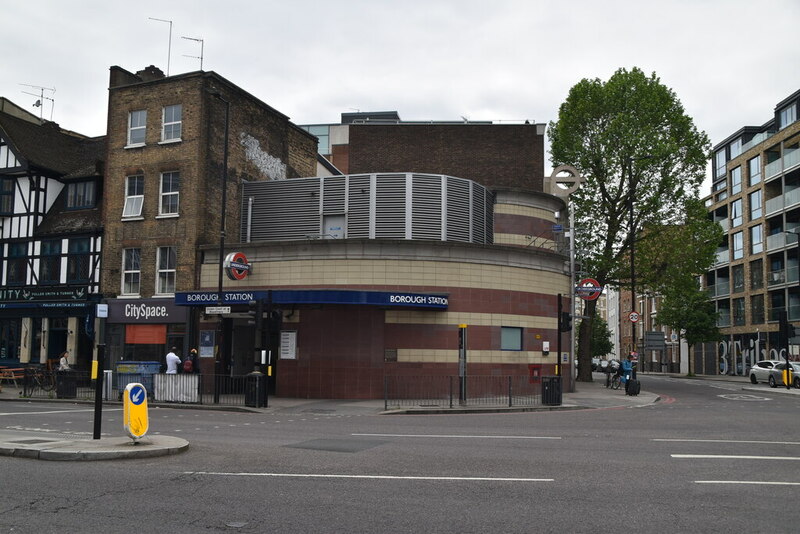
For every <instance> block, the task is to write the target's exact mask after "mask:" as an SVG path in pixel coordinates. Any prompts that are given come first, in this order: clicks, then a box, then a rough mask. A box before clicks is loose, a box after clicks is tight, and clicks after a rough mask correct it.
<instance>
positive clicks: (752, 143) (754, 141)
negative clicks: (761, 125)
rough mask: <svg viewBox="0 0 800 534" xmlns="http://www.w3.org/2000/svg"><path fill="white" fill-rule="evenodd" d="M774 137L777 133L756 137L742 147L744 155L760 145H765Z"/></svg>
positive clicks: (765, 133) (766, 133)
mask: <svg viewBox="0 0 800 534" xmlns="http://www.w3.org/2000/svg"><path fill="white" fill-rule="evenodd" d="M773 135H775V132H761V133H760V134H756V135H754V136H753V138H752V139H750V140H749V141H748V142H746V143H745V144H743V145H742V153H745V152H747V151H748V150H750V149H751V148H753V147H754V146H756V145H757V144H759V143H763V142H764V141H766V140H767V139H769V138H770V137H772V136H773Z"/></svg>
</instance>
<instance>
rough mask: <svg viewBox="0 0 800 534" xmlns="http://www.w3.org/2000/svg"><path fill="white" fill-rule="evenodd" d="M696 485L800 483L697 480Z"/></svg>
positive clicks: (797, 483) (790, 483) (788, 484)
mask: <svg viewBox="0 0 800 534" xmlns="http://www.w3.org/2000/svg"><path fill="white" fill-rule="evenodd" d="M694 483H695V484H751V485H755V486H800V482H759V481H755V480H695V481H694Z"/></svg>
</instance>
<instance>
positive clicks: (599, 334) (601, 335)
mask: <svg viewBox="0 0 800 534" xmlns="http://www.w3.org/2000/svg"><path fill="white" fill-rule="evenodd" d="M585 320H588V319H585ZM591 323H592V324H591V327H590V328H588V329H582V330H579V331H578V336H580V335H582V334H583V332H591V334H590V335H591V341H590V346H591V350H590V356H591V357H592V358H600V357H602V356H605V355H606V354H610V353H611V352H612V351H613V350H614V344H613V343H612V342H611V331H610V330H609V329H608V323H607V322H606V320H605V319H603V318H602V317H601V316H600V315H595V316H594V318H593V319H592V320H591Z"/></svg>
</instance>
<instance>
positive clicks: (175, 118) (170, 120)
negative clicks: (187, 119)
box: [161, 104, 183, 141]
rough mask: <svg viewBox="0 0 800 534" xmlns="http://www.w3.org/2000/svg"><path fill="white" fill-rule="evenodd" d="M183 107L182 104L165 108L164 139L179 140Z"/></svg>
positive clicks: (162, 135) (162, 138)
mask: <svg viewBox="0 0 800 534" xmlns="http://www.w3.org/2000/svg"><path fill="white" fill-rule="evenodd" d="M182 115H183V108H182V106H181V105H180V104H175V105H174V106H166V107H165V108H164V118H163V125H164V126H163V129H162V130H161V140H162V141H177V140H179V139H180V138H181V124H182Z"/></svg>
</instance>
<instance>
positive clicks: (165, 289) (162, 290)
mask: <svg viewBox="0 0 800 534" xmlns="http://www.w3.org/2000/svg"><path fill="white" fill-rule="evenodd" d="M165 255H166V259H167V264H166V265H162V259H164V257H165ZM170 258H172V259H174V263H173V264H170V262H169V260H170ZM177 267H178V251H177V250H176V248H175V247H158V253H157V254H156V294H158V295H174V294H175V284H176V279H175V275H176V272H177ZM170 285H171V287H170Z"/></svg>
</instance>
